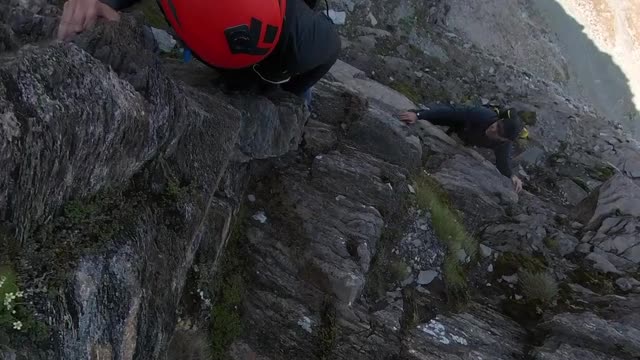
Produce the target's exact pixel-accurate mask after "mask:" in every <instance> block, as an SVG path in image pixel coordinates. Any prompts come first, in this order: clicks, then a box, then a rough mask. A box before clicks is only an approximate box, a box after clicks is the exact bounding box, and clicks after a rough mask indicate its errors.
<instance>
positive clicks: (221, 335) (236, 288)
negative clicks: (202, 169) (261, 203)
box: [211, 207, 248, 360]
mask: <svg viewBox="0 0 640 360" xmlns="http://www.w3.org/2000/svg"><path fill="white" fill-rule="evenodd" d="M244 215H245V211H244V208H242V207H241V209H240V211H239V212H238V215H237V219H238V221H237V222H236V224H235V225H234V228H233V232H232V234H231V236H230V238H229V242H228V243H227V247H226V249H225V254H224V258H223V260H222V263H221V264H220V271H219V273H218V275H217V276H216V279H215V280H214V282H213V284H214V289H213V293H214V294H215V302H214V304H213V306H212V309H211V338H212V340H211V359H213V360H224V359H227V355H226V354H227V350H228V349H229V346H231V344H232V343H233V341H234V340H235V339H236V338H238V337H239V336H240V335H241V334H242V330H243V323H242V309H243V299H244V298H245V296H246V294H247V285H246V283H247V280H246V277H247V272H248V264H247V262H246V257H245V256H243V255H242V254H241V253H240V251H241V250H240V247H241V246H242V241H243V237H244V234H245V231H246V228H245V223H244V221H245V216H244Z"/></svg>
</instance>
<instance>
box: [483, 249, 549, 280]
mask: <svg viewBox="0 0 640 360" xmlns="http://www.w3.org/2000/svg"><path fill="white" fill-rule="evenodd" d="M494 269H495V270H494V274H495V275H496V276H498V277H500V276H503V275H512V274H515V273H517V272H519V271H521V270H525V271H529V272H543V271H545V270H546V269H547V266H546V264H545V262H544V259H543V258H539V257H535V256H531V255H524V254H515V253H512V252H504V253H502V254H500V256H499V257H498V259H497V260H496V264H495V266H494Z"/></svg>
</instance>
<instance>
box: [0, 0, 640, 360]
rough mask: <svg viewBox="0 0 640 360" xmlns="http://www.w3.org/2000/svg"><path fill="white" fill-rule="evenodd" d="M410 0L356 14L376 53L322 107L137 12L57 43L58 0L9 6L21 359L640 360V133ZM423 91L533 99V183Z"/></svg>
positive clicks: (356, 59)
mask: <svg viewBox="0 0 640 360" xmlns="http://www.w3.org/2000/svg"><path fill="white" fill-rule="evenodd" d="M402 4H403V5H402V6H404V7H406V8H412V9H414V11H421V12H422V13H421V14H422V15H423V16H422V17H421V18H420V19H421V20H420V21H424V22H423V23H421V24H423V25H428V24H431V25H429V26H426V27H416V28H415V29H416V30H415V31H412V32H411V33H410V34H409V35H408V37H406V36H407V35H406V33H394V32H391V31H387V30H384V29H381V27H382V24H383V22H386V23H388V24H392V23H394V22H395V24H396V25H397V24H398V22H399V20H398V19H395V20H394V19H393V16H396V15H391V14H394V12H392V11H387V12H382V11H380V12H379V13H378V12H376V14H383V13H384V14H387V15H388V16H389V18H388V19H387V18H386V17H383V16H382V15H375V16H373V18H374V19H376V22H378V21H380V23H376V24H374V26H375V25H379V26H377V28H372V27H371V24H370V25H369V26H368V27H363V26H364V25H362V24H358V23H357V22H353V23H352V22H350V23H349V24H347V25H346V27H345V29H344V31H345V36H346V37H347V38H348V40H349V41H350V42H349V43H347V48H346V49H345V59H348V60H350V61H351V62H352V63H353V64H356V65H357V66H359V67H361V68H362V70H359V69H358V68H355V67H353V66H351V65H348V64H347V63H344V62H339V63H338V64H336V66H334V68H333V69H332V70H331V72H330V74H328V75H327V77H326V78H325V79H323V80H322V81H321V82H320V83H319V84H318V85H317V87H316V88H315V89H314V102H313V107H312V111H311V113H310V112H308V111H307V110H306V109H305V108H304V107H303V106H302V103H301V101H300V100H299V99H297V98H295V97H293V96H291V95H289V94H286V93H282V92H280V91H277V90H274V91H270V92H267V93H264V94H227V93H224V92H222V91H220V90H219V89H217V88H216V86H215V85H212V84H211V83H210V82H209V81H208V79H211V78H214V77H215V73H214V72H212V71H211V70H208V69H206V68H205V67H203V66H201V65H198V64H197V63H193V64H181V63H179V62H177V61H176V60H174V59H172V58H171V56H165V55H163V56H158V54H157V53H156V52H155V51H154V49H155V46H154V45H155V44H154V40H153V36H152V35H151V32H150V31H149V30H148V29H147V28H145V27H144V26H143V22H144V19H143V18H142V17H141V16H139V15H133V14H127V15H124V16H123V18H122V20H121V21H120V22H119V23H112V24H99V25H98V26H97V27H96V28H95V29H93V30H91V31H89V32H87V33H85V34H82V35H80V36H79V37H77V38H76V39H75V40H74V41H73V42H71V43H58V42H52V41H48V40H47V39H50V36H51V34H52V32H53V29H54V28H55V24H56V22H57V16H58V15H59V10H58V8H56V7H54V6H52V5H49V4H47V3H45V2H32V3H25V2H18V1H15V2H13V1H11V2H8V3H6V2H5V3H2V4H0V10H2V11H0V14H1V15H0V20H2V21H1V23H2V25H1V26H0V45H2V44H4V45H2V46H4V48H2V49H3V53H2V55H1V56H0V104H1V105H2V106H1V107H0V123H1V124H2V126H1V127H0V134H2V143H1V145H0V163H1V164H2V169H3V170H4V171H2V172H1V173H0V185H1V186H0V215H1V217H2V233H1V236H0V241H1V243H0V245H2V249H3V252H2V253H1V256H2V257H1V258H0V275H3V276H4V277H5V278H7V280H5V281H4V282H5V284H2V285H0V294H1V295H3V296H4V297H5V298H11V295H10V296H8V297H7V295H6V294H7V293H9V294H16V293H17V292H18V291H22V292H23V293H24V296H22V297H18V298H17V300H16V299H13V300H12V301H10V303H12V304H15V305H12V306H13V307H8V306H6V304H3V305H5V306H4V308H2V310H0V357H2V358H6V359H201V358H209V357H213V358H216V359H223V358H232V359H274V360H275V359H416V360H417V359H525V358H530V359H634V358H638V357H639V356H640V345H639V342H640V328H639V327H638V321H637V320H638V319H636V317H637V316H636V315H635V314H637V313H638V310H640V308H639V306H640V297H639V296H638V294H639V293H640V281H639V280H640V278H638V264H639V263H640V251H639V249H640V244H638V241H637V239H638V229H639V227H638V223H639V221H640V220H639V219H640V209H638V205H637V204H638V201H636V199H638V198H639V197H640V187H639V186H640V183H639V182H638V178H639V177H640V173H639V172H638V169H639V166H640V162H639V161H638V159H640V152H639V151H638V148H637V147H636V146H635V143H634V142H632V141H631V140H630V139H628V138H627V137H626V136H625V135H624V134H623V133H622V132H621V131H620V130H619V129H616V128H615V127H613V126H611V125H610V124H608V123H607V122H606V121H604V120H603V119H600V118H598V117H597V116H596V115H595V114H593V113H589V112H587V111H586V110H585V109H584V108H583V107H582V106H581V105H580V104H579V103H578V102H575V101H573V100H570V99H568V98H566V97H565V96H564V95H563V92H562V89H561V87H559V86H556V85H555V84H554V83H553V82H551V81H549V80H548V79H544V78H543V77H538V76H536V75H533V74H531V73H530V72H528V71H522V70H518V69H517V68H515V67H514V66H512V65H507V64H506V63H504V62H502V61H500V60H497V59H495V58H493V57H491V56H488V55H486V53H485V52H483V51H481V50H479V49H476V48H474V47H469V46H466V43H465V41H463V40H462V39H461V38H460V37H458V35H454V34H451V33H448V32H447V31H446V30H445V28H443V27H440V26H439V24H442V22H443V21H444V20H445V17H446V11H447V9H448V6H446V5H447V4H445V3H444V2H440V1H433V2H429V3H428V4H427V5H428V6H427V7H424V8H423V7H418V6H416V5H415V4H413V3H410V2H407V3H404V2H403V3H402ZM344 6H345V11H355V9H356V8H358V9H361V10H362V9H367V6H371V9H377V8H380V9H381V10H382V9H384V6H386V5H385V4H375V5H371V4H368V3H362V2H359V3H345V5H344ZM449 6H451V4H449ZM399 9H402V7H400V8H399ZM397 11H400V10H397ZM398 16H399V15H398ZM361 20H362V21H368V22H370V23H372V22H373V20H372V18H371V17H369V18H367V19H364V18H363V19H361ZM433 24H436V25H433ZM390 30H393V29H390ZM358 34H363V35H358ZM441 35H442V36H441ZM371 43H373V44H375V46H373V47H372V46H371ZM372 49H375V50H376V51H382V52H383V53H376V54H373V55H372V54H371V53H370V51H371V50H372ZM365 54H368V55H369V57H368V59H365ZM403 57H405V58H404V59H403ZM408 58H410V59H411V61H412V63H410V64H407V61H409V60H407V59H408ZM416 64H417V65H416ZM472 70H473V72H471V71H472ZM381 82H384V83H386V84H388V85H390V86H391V87H393V88H395V89H397V90H394V89H392V88H389V87H387V86H385V85H382V84H381ZM427 85H428V86H427ZM414 89H418V90H414ZM398 90H399V91H398ZM406 95H408V96H409V97H411V98H413V100H415V101H422V99H435V100H437V99H444V98H447V99H454V100H459V101H463V100H469V101H479V102H482V101H483V99H482V98H486V100H487V101H489V100H491V101H498V102H505V103H509V104H516V105H521V106H522V108H523V109H524V110H525V112H524V113H523V116H525V117H526V118H527V119H530V122H531V124H530V129H531V133H532V136H531V140H529V142H528V143H522V144H520V147H519V151H518V155H519V157H518V160H519V162H518V163H519V165H520V166H521V168H520V170H519V171H520V172H521V173H522V176H523V177H526V191H524V192H523V193H521V194H516V193H514V192H513V190H512V188H511V185H510V182H509V180H508V179H505V178H504V177H502V176H501V175H500V174H499V173H498V171H497V170H496V169H495V167H494V166H493V164H492V163H491V161H490V160H491V159H490V158H488V159H487V158H485V157H484V156H483V154H482V153H480V152H477V151H476V150H474V149H467V148H463V147H461V146H460V145H459V144H458V143H457V142H456V141H455V140H454V139H452V138H450V137H449V136H447V135H446V134H445V133H444V132H443V131H442V130H441V129H439V128H436V127H434V126H432V125H430V124H429V123H427V122H419V123H418V124H416V125H415V126H411V127H407V126H405V125H402V124H401V123H400V122H399V121H397V119H396V117H395V115H396V114H397V112H399V111H401V110H404V109H408V108H414V107H416V106H417V105H416V104H415V103H414V101H412V100H410V99H409V98H408V97H407V96H406ZM463 98H464V99H463ZM534 121H535V123H534ZM551 130H553V131H551ZM594 136H595V137H594ZM457 219H460V220H459V221H458V220H457ZM14 274H15V276H14ZM0 283H1V282H0ZM2 286H6V287H2ZM9 286H11V289H10V291H9V290H6V289H9ZM20 295H22V294H20ZM20 299H24V300H25V301H22V300H20ZM3 300H5V299H3ZM7 309H8V310H7ZM11 309H14V310H16V313H13V312H12V311H11ZM18 322H19V323H20V326H17V325H16V323H18Z"/></svg>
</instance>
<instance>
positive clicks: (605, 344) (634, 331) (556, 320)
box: [534, 312, 640, 359]
mask: <svg viewBox="0 0 640 360" xmlns="http://www.w3.org/2000/svg"><path fill="white" fill-rule="evenodd" d="M541 329H543V330H545V331H548V332H549V334H550V336H549V337H548V338H547V340H546V342H545V344H547V345H548V346H553V345H552V344H557V345H560V344H562V345H563V346H562V347H561V348H559V349H558V350H555V351H552V352H547V351H549V350H547V351H544V350H543V351H540V350H537V353H536V352H534V353H536V355H535V356H537V357H536V358H540V359H558V358H559V357H558V356H559V355H560V354H562V353H565V354H567V356H573V357H574V358H575V357H576V356H578V355H580V354H582V355H584V356H586V357H585V358H595V359H603V358H607V359H610V358H615V357H619V358H620V359H627V358H629V359H631V358H637V357H638V356H640V329H639V328H638V326H637V324H634V323H625V322H620V321H615V320H605V319H603V318H601V317H599V316H598V315H596V314H594V313H591V312H583V313H563V314H559V315H555V316H554V317H553V318H551V319H550V320H548V321H546V322H544V323H543V324H542V325H541ZM579 349H582V350H579ZM603 355H606V356H603ZM567 358H571V357H567Z"/></svg>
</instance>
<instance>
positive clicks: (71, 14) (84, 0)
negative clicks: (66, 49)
mask: <svg viewBox="0 0 640 360" xmlns="http://www.w3.org/2000/svg"><path fill="white" fill-rule="evenodd" d="M136 1H137V0H103V1H100V0H68V1H67V2H66V3H65V4H64V10H63V11H62V19H61V21H60V25H59V26H58V39H59V40H68V39H69V38H70V37H71V36H73V35H75V34H77V33H81V32H83V31H85V30H87V29H89V28H91V27H92V26H93V25H94V24H95V23H96V21H97V20H98V18H104V19H107V20H109V21H118V20H119V19H120V15H119V14H118V12H117V11H116V10H121V9H124V8H127V7H129V6H131V5H133V4H134V3H135V2H136Z"/></svg>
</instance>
